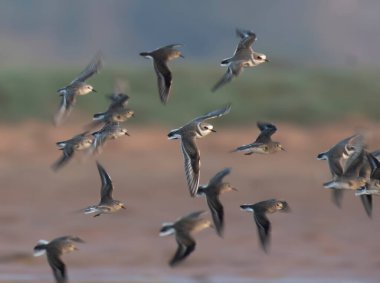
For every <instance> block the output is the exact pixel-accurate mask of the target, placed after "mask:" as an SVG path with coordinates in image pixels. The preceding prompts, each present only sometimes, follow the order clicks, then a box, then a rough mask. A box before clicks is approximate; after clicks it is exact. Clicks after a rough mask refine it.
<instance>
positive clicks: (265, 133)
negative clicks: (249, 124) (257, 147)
mask: <svg viewBox="0 0 380 283" xmlns="http://www.w3.org/2000/svg"><path fill="white" fill-rule="evenodd" d="M257 127H258V128H259V129H260V131H261V133H260V135H259V136H258V137H257V139H256V141H255V142H257V143H268V142H269V141H271V136H272V135H273V134H274V133H275V132H276V131H277V128H276V126H275V125H273V124H271V123H266V122H257Z"/></svg>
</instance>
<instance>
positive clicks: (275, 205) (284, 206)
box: [240, 199, 290, 253]
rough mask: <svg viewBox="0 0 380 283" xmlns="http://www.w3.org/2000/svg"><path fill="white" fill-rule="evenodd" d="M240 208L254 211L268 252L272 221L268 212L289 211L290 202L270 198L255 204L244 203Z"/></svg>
mask: <svg viewBox="0 0 380 283" xmlns="http://www.w3.org/2000/svg"><path fill="white" fill-rule="evenodd" d="M240 208H241V209H242V210H244V211H247V212H253V218H254V220H255V223H256V226H257V231H258V234H259V239H260V244H261V247H262V249H263V250H264V251H265V252H266V253H267V252H268V248H269V244H270V234H271V223H270V222H269V219H268V217H267V216H266V214H267V213H270V214H271V213H275V212H277V211H282V212H289V211H290V208H289V205H288V203H287V202H286V201H279V200H276V199H269V200H264V201H260V202H258V203H255V204H243V205H241V206H240Z"/></svg>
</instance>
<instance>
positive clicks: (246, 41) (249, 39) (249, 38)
mask: <svg viewBox="0 0 380 283" xmlns="http://www.w3.org/2000/svg"><path fill="white" fill-rule="evenodd" d="M237 33H238V32H237ZM241 35H244V37H241V40H240V42H239V44H238V46H237V47H236V50H235V54H237V53H239V52H241V51H242V50H244V49H248V48H251V46H252V44H253V43H254V42H255V40H256V34H254V33H252V32H250V34H248V33H241Z"/></svg>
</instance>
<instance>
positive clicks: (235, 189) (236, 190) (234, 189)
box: [231, 188, 239, 192]
mask: <svg viewBox="0 0 380 283" xmlns="http://www.w3.org/2000/svg"><path fill="white" fill-rule="evenodd" d="M231 190H233V191H235V192H238V191H239V190H238V189H237V188H231Z"/></svg>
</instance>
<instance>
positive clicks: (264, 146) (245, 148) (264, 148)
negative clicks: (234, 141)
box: [232, 122, 285, 155]
mask: <svg viewBox="0 0 380 283" xmlns="http://www.w3.org/2000/svg"><path fill="white" fill-rule="evenodd" d="M257 127H258V128H259V129H260V135H259V136H258V137H257V138H256V140H255V141H254V142H253V143H250V144H246V145H242V146H239V147H237V148H236V149H235V150H233V151H232V152H236V151H241V152H244V154H245V155H251V154H253V153H261V154H268V153H275V152H278V151H281V150H283V151H285V149H284V147H283V146H282V145H281V143H279V142H276V141H272V135H273V134H274V133H275V132H276V131H277V128H276V126H275V125H273V124H271V123H267V122H257Z"/></svg>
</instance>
